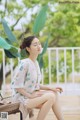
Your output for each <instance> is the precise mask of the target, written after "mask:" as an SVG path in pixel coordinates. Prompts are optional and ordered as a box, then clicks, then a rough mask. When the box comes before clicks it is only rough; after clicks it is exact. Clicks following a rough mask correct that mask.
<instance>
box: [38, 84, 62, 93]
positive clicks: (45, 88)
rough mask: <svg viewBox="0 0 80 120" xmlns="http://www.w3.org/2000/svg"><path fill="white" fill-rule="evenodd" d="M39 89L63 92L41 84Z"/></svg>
mask: <svg viewBox="0 0 80 120" xmlns="http://www.w3.org/2000/svg"><path fill="white" fill-rule="evenodd" d="M40 89H41V90H52V91H55V92H60V93H61V92H63V89H62V88H61V87H56V88H53V87H50V86H46V85H42V84H40Z"/></svg>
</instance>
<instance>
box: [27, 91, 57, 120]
mask: <svg viewBox="0 0 80 120" xmlns="http://www.w3.org/2000/svg"><path fill="white" fill-rule="evenodd" d="M54 102H55V95H54V94H52V93H46V94H44V95H42V96H41V97H37V98H34V99H30V100H29V102H28V103H27V107H28V108H36V107H38V106H39V105H41V104H43V105H42V107H41V109H40V112H39V114H38V117H37V120H44V118H45V117H46V115H47V113H48V112H49V110H50V108H51V107H52V105H53V103H54Z"/></svg>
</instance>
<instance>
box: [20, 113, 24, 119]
mask: <svg viewBox="0 0 80 120" xmlns="http://www.w3.org/2000/svg"><path fill="white" fill-rule="evenodd" d="M20 120H23V118H22V112H21V111H20Z"/></svg>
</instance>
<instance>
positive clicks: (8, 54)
mask: <svg viewBox="0 0 80 120" xmlns="http://www.w3.org/2000/svg"><path fill="white" fill-rule="evenodd" d="M4 52H5V54H6V56H7V57H8V58H16V57H15V56H14V55H12V53H11V52H10V51H8V50H4Z"/></svg>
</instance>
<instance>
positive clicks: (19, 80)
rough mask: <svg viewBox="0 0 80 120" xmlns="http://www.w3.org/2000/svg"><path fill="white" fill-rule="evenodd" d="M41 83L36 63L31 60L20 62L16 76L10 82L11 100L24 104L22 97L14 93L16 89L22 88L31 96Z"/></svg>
mask: <svg viewBox="0 0 80 120" xmlns="http://www.w3.org/2000/svg"><path fill="white" fill-rule="evenodd" d="M40 81H41V72H40V68H39V65H38V62H37V60H36V62H35V63H34V62H33V61H32V60H31V59H29V58H26V59H23V60H21V61H20V63H19V66H18V69H17V72H16V75H15V76H14V78H13V81H12V89H13V91H14V92H13V98H14V100H15V101H20V102H22V103H24V102H25V99H27V100H28V98H25V97H24V96H23V95H21V94H20V93H18V92H17V91H16V88H24V89H25V90H26V92H28V93H30V94H32V93H33V92H34V91H35V90H39V89H40V87H39V85H40Z"/></svg>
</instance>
